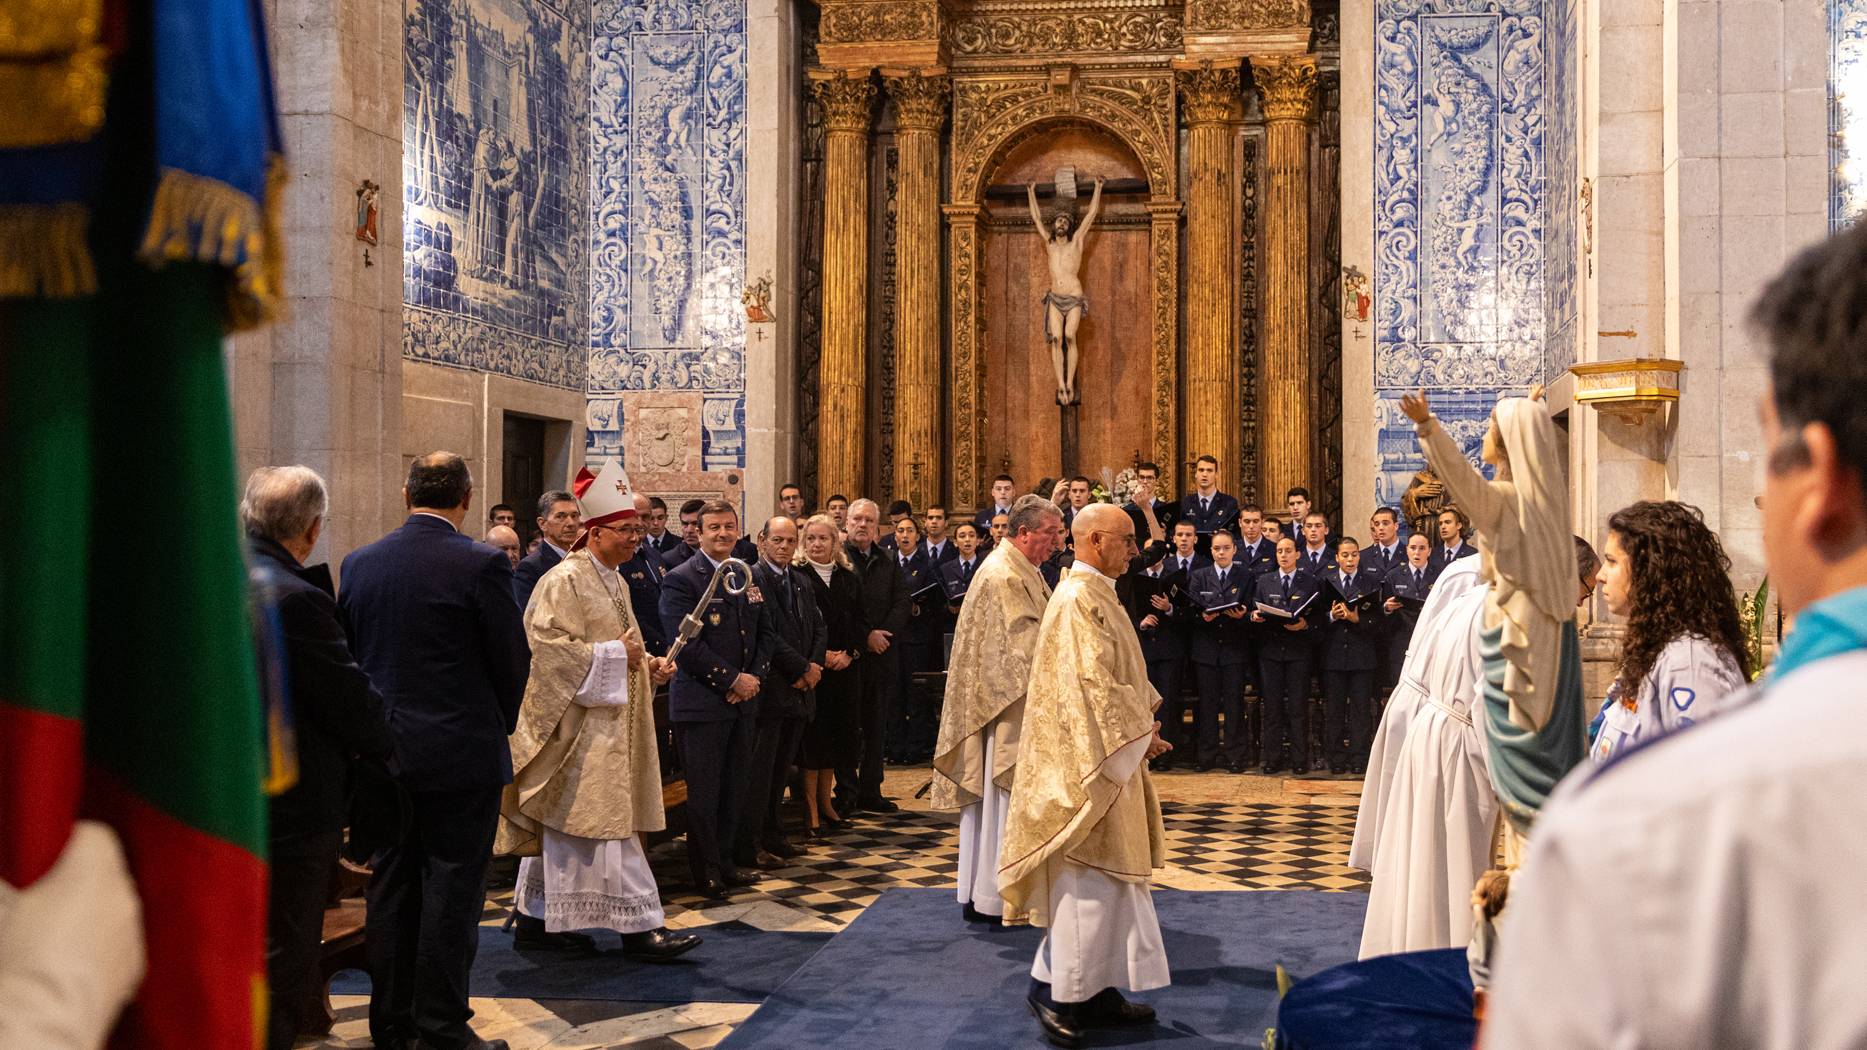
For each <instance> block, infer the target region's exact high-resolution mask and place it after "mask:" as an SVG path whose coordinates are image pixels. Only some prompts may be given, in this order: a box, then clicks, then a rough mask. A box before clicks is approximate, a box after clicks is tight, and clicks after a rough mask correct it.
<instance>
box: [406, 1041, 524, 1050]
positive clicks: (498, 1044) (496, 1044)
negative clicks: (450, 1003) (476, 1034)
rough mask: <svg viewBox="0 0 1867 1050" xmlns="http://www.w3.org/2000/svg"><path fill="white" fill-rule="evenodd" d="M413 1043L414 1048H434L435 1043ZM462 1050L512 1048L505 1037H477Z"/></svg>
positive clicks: (503, 1049)
mask: <svg viewBox="0 0 1867 1050" xmlns="http://www.w3.org/2000/svg"><path fill="white" fill-rule="evenodd" d="M411 1045H412V1046H413V1047H414V1050H434V1045H433V1044H432V1043H425V1042H421V1041H419V1040H417V1041H416V1042H415V1043H413V1044H411ZM460 1050H511V1048H510V1047H508V1046H507V1045H506V1041H505V1040H504V1039H475V1040H474V1041H473V1042H471V1043H468V1044H467V1045H465V1046H463V1047H461V1048H460Z"/></svg>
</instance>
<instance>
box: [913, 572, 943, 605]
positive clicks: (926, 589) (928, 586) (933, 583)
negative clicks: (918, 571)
mask: <svg viewBox="0 0 1867 1050" xmlns="http://www.w3.org/2000/svg"><path fill="white" fill-rule="evenodd" d="M922 579H926V577H922ZM911 585H912V584H910V586H911ZM940 589H941V587H940V580H939V578H938V577H936V578H934V579H933V580H930V581H928V582H927V583H923V584H921V585H920V587H919V588H918V589H916V590H913V591H909V592H908V598H909V600H911V601H916V602H918V601H920V600H921V599H923V598H925V597H927V596H928V595H930V594H937V593H939V592H940Z"/></svg>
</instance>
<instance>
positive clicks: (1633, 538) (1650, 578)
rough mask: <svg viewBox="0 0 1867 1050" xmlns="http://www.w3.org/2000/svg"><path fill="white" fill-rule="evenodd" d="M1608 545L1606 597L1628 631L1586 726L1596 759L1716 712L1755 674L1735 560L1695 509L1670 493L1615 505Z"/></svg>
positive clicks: (1604, 568) (1605, 551)
mask: <svg viewBox="0 0 1867 1050" xmlns="http://www.w3.org/2000/svg"><path fill="white" fill-rule="evenodd" d="M1602 553H1603V555H1604V557H1603V562H1602V567H1601V594H1602V598H1603V599H1604V600H1605V601H1606V602H1607V605H1608V611H1609V612H1611V613H1613V614H1614V615H1616V616H1624V617H1626V618H1627V639H1626V641H1625V642H1624V643H1623V644H1622V646H1621V663H1620V668H1619V670H1618V672H1617V673H1616V675H1615V679H1614V684H1613V685H1612V686H1610V687H1609V688H1608V697H1607V700H1606V701H1605V702H1604V703H1603V704H1602V705H1601V711H1600V712H1599V713H1598V714H1596V715H1595V720H1594V721H1593V722H1592V723H1591V724H1590V725H1589V727H1588V735H1589V752H1588V753H1589V755H1590V757H1592V758H1593V759H1594V761H1595V762H1596V763H1598V764H1599V763H1602V762H1606V761H1607V760H1608V759H1609V758H1611V757H1613V756H1614V755H1615V754H1616V753H1618V752H1621V751H1624V750H1626V749H1627V748H1629V747H1631V746H1633V745H1635V744H1639V743H1644V742H1647V741H1651V740H1653V739H1655V738H1658V737H1660V736H1664V735H1665V734H1667V733H1670V732H1673V731H1674V730H1676V729H1683V728H1684V727H1686V726H1689V725H1691V724H1692V723H1693V722H1695V721H1697V720H1699V719H1702V718H1707V717H1709V716H1711V715H1713V714H1716V713H1717V711H1718V709H1719V705H1720V704H1721V702H1722V701H1723V700H1724V699H1725V697H1727V696H1729V695H1730V694H1732V693H1735V692H1736V691H1737V690H1738V689H1740V688H1741V687H1742V686H1743V684H1744V683H1745V682H1746V681H1748V680H1749V677H1750V668H1749V666H1748V663H1747V661H1746V658H1745V654H1744V632H1743V628H1742V627H1741V626H1739V623H1738V616H1737V595H1736V594H1735V593H1734V592H1733V591H1732V589H1731V578H1730V576H1729V575H1728V574H1729V572H1730V569H1731V560H1730V559H1729V558H1727V557H1725V554H1724V548H1723V547H1722V546H1721V545H1720V544H1719V543H1718V537H1717V536H1716V535H1714V534H1713V533H1712V531H1711V530H1710V529H1708V528H1706V527H1705V519H1704V517H1703V516H1702V515H1701V514H1700V513H1699V510H1698V508H1697V507H1693V506H1688V505H1687V504H1684V503H1677V502H1673V501H1670V500H1669V501H1666V502H1655V501H1644V502H1640V503H1636V504H1634V505H1632V506H1630V507H1625V508H1623V509H1621V510H1618V511H1616V512H1615V513H1614V515H1613V516H1612V517H1610V518H1609V519H1608V537H1607V544H1606V545H1605V547H1604V549H1603V552H1602Z"/></svg>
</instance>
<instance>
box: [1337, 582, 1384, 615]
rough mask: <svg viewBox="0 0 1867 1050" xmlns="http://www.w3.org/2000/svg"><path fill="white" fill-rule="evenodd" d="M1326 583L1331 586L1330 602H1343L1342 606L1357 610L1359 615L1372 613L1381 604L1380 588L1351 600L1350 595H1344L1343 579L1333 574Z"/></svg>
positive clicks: (1364, 592) (1365, 592)
mask: <svg viewBox="0 0 1867 1050" xmlns="http://www.w3.org/2000/svg"><path fill="white" fill-rule="evenodd" d="M1325 582H1327V583H1328V584H1329V593H1330V594H1331V595H1333V597H1332V598H1331V599H1330V601H1331V602H1341V603H1342V604H1344V605H1346V606H1348V607H1349V608H1351V609H1353V610H1355V612H1356V613H1357V614H1361V613H1365V612H1370V611H1372V610H1373V609H1374V608H1375V607H1376V606H1378V605H1380V604H1381V590H1380V588H1378V587H1376V588H1374V589H1372V590H1367V591H1363V592H1362V593H1360V594H1357V595H1355V596H1354V597H1353V598H1351V597H1349V596H1348V595H1346V594H1343V593H1342V579H1341V577H1339V576H1336V575H1334V574H1331V575H1329V576H1328V577H1327V578H1326V581H1325Z"/></svg>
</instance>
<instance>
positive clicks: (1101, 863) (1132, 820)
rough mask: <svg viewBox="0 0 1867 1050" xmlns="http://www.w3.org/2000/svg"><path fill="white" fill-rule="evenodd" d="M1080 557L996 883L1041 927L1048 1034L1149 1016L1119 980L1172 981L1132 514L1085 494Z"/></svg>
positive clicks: (1135, 987) (1038, 669)
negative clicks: (1163, 921)
mask: <svg viewBox="0 0 1867 1050" xmlns="http://www.w3.org/2000/svg"><path fill="white" fill-rule="evenodd" d="M1072 534H1073V537H1074V539H1075V543H1076V562H1075V564H1074V565H1073V566H1071V568H1070V571H1069V574H1068V575H1067V576H1065V577H1064V578H1063V579H1062V580H1061V581H1060V582H1059V583H1058V585H1057V591H1056V594H1055V595H1053V596H1052V598H1051V600H1050V605H1049V606H1048V608H1046V609H1045V611H1044V620H1043V624H1042V626H1041V627H1040V628H1039V629H1038V635H1037V648H1036V650H1035V651H1034V652H1033V654H1032V657H1031V680H1030V683H1029V687H1028V689H1027V691H1026V693H1025V700H1024V725H1023V730H1022V734H1021V742H1020V755H1021V760H1020V762H1019V764H1018V776H1017V780H1016V781H1015V782H1014V784H1013V785H1012V791H1011V814H1010V817H1009V819H1008V821H1007V823H1006V827H1005V844H1004V853H1003V863H1002V866H1001V867H1000V869H999V873H998V875H999V878H998V881H999V893H1000V895H1001V896H1003V897H1004V900H1005V918H1006V920H1007V921H1014V922H1015V921H1028V922H1030V923H1031V924H1032V925H1035V926H1041V927H1044V928H1045V935H1044V940H1043V942H1042V943H1041V944H1040V945H1039V946H1038V949H1037V959H1036V961H1035V962H1034V963H1033V964H1032V966H1031V978H1032V987H1031V994H1030V996H1029V1005H1030V1007H1031V1011H1032V1013H1033V1014H1035V1015H1036V1017H1037V1019H1038V1022H1039V1023H1040V1024H1041V1025H1042V1026H1043V1028H1044V1031H1045V1035H1046V1036H1047V1037H1048V1038H1049V1039H1050V1041H1051V1042H1052V1043H1053V1044H1057V1045H1064V1046H1073V1045H1076V1044H1077V1043H1078V1042H1080V1041H1081V1040H1082V1038H1083V1036H1084V1032H1085V1029H1090V1028H1097V1027H1102V1026H1104V1025H1115V1024H1147V1023H1151V1022H1152V1021H1153V1019H1154V1010H1153V1008H1152V1007H1149V1006H1146V1005H1143V1004H1141V1003H1135V1002H1129V1001H1127V1000H1126V999H1125V998H1123V996H1122V994H1121V990H1122V989H1126V990H1128V991H1135V992H1144V991H1147V990H1149V989H1152V988H1161V987H1165V986H1166V985H1167V984H1168V983H1170V978H1169V976H1168V973H1167V953H1166V948H1165V946H1164V944H1163V943H1162V940H1161V933H1160V922H1159V920H1158V919H1156V918H1155V915H1154V903H1153V899H1152V898H1151V897H1150V896H1149V893H1148V885H1147V882H1148V878H1149V876H1150V875H1151V874H1152V872H1153V869H1155V868H1156V867H1159V866H1160V864H1161V859H1162V843H1163V838H1164V832H1163V830H1162V827H1161V819H1160V801H1159V799H1158V798H1156V797H1155V794H1154V785H1153V783H1152V781H1151V780H1150V779H1149V777H1148V772H1147V765H1146V764H1147V760H1148V759H1150V758H1153V757H1155V756H1157V755H1160V754H1162V753H1164V752H1165V751H1166V750H1167V749H1168V745H1167V744H1166V743H1165V742H1164V741H1162V740H1161V739H1160V723H1158V722H1156V721H1154V709H1155V708H1156V707H1157V706H1158V705H1159V704H1160V694H1159V693H1157V692H1155V691H1154V687H1153V686H1152V685H1150V684H1148V680H1147V661H1146V660H1145V659H1144V658H1143V656H1142V654H1141V641H1140V639H1139V638H1138V637H1136V635H1135V633H1134V627H1133V626H1132V625H1131V624H1130V623H1129V621H1128V614H1127V612H1126V611H1125V610H1124V609H1123V608H1122V603H1121V601H1120V599H1118V598H1117V597H1116V595H1115V577H1117V576H1118V575H1120V574H1121V572H1122V571H1123V570H1124V568H1125V567H1126V566H1127V564H1128V562H1129V559H1131V558H1133V557H1134V555H1135V535H1134V522H1132V521H1131V520H1129V518H1128V515H1127V514H1125V513H1123V512H1122V511H1121V509H1120V508H1118V507H1115V506H1113V505H1110V504H1100V503H1098V504H1091V505H1090V506H1088V507H1085V508H1083V510H1082V511H1080V512H1079V513H1078V514H1077V515H1076V520H1075V522H1074V523H1073V527H1072Z"/></svg>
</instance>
